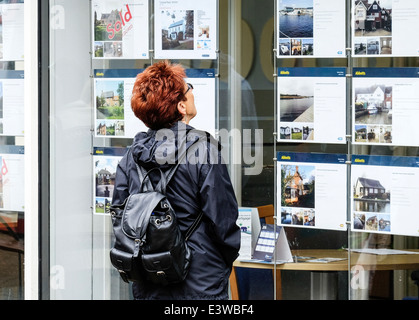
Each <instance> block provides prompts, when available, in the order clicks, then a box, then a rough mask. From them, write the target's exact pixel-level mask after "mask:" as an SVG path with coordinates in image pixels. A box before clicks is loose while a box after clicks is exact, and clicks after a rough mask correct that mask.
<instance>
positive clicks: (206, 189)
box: [200, 164, 241, 267]
mask: <svg viewBox="0 0 419 320" xmlns="http://www.w3.org/2000/svg"><path fill="white" fill-rule="evenodd" d="M204 168H205V169H204ZM202 169H203V170H205V171H206V172H205V173H203V172H201V173H203V174H204V175H205V174H206V176H205V179H204V180H203V183H202V186H201V188H200V197H201V205H202V210H203V212H204V216H205V217H206V218H207V219H209V232H210V233H211V235H210V236H211V238H212V239H213V241H214V242H215V243H216V245H217V247H218V248H219V250H220V253H221V255H222V256H223V258H224V261H225V262H226V264H227V265H228V266H230V267H231V265H232V264H233V262H234V260H236V258H237V257H238V252H239V250H240V237H241V235H240V228H239V227H238V226H237V223H236V222H237V218H238V205H237V200H236V196H235V194H234V190H233V186H232V185H231V181H230V176H229V174H228V171H227V167H226V165H225V164H210V165H205V166H203V168H202Z"/></svg>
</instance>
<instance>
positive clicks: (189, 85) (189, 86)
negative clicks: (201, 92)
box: [184, 83, 193, 96]
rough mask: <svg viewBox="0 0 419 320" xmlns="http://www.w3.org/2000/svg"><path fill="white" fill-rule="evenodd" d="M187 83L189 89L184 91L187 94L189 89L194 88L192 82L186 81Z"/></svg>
mask: <svg viewBox="0 0 419 320" xmlns="http://www.w3.org/2000/svg"><path fill="white" fill-rule="evenodd" d="M186 85H187V86H188V90H186V92H185V93H184V95H185V96H186V94H187V93H188V91H189V90H191V89H192V90H193V85H191V84H190V83H186Z"/></svg>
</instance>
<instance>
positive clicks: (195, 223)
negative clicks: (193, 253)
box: [185, 211, 204, 241]
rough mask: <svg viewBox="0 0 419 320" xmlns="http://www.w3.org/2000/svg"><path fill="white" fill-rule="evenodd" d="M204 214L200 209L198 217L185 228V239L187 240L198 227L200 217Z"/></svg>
mask: <svg viewBox="0 0 419 320" xmlns="http://www.w3.org/2000/svg"><path fill="white" fill-rule="evenodd" d="M203 216H204V212H203V211H201V212H200V213H199V215H198V218H196V219H195V221H194V222H193V223H192V225H191V226H190V227H189V228H188V230H186V234H185V241H188V240H189V238H190V237H191V235H192V233H193V232H194V231H195V230H196V229H197V228H198V225H199V224H200V223H201V220H202V217H203Z"/></svg>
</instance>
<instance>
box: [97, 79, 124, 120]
mask: <svg viewBox="0 0 419 320" xmlns="http://www.w3.org/2000/svg"><path fill="white" fill-rule="evenodd" d="M95 90H96V119H112V120H124V118H125V113H124V81H120V80H116V81H114V80H110V81H108V80H97V81H96V88H95Z"/></svg>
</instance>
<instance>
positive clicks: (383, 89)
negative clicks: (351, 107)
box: [354, 83, 393, 125]
mask: <svg viewBox="0 0 419 320" xmlns="http://www.w3.org/2000/svg"><path fill="white" fill-rule="evenodd" d="M354 86H355V89H354V92H355V93H354V99H355V101H354V102H355V124H356V125H357V124H380V125H391V124H392V121H393V118H392V116H391V115H392V112H391V111H392V109H393V86H392V85H390V84H384V83H376V84H369V85H368V86H364V85H359V84H358V85H356V84H354Z"/></svg>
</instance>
